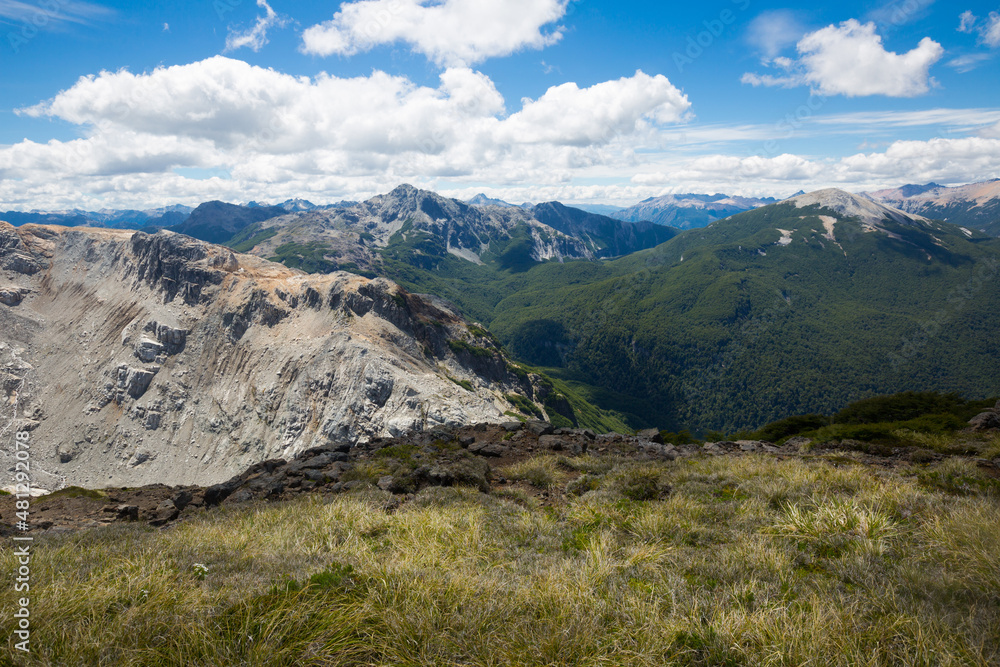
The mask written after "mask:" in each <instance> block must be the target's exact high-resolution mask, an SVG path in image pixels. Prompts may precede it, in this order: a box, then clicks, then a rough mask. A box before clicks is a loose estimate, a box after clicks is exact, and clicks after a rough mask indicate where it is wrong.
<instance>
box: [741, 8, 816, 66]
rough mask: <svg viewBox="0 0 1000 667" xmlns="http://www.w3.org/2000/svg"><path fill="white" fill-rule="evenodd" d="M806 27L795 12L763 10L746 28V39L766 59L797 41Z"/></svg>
mask: <svg viewBox="0 0 1000 667" xmlns="http://www.w3.org/2000/svg"><path fill="white" fill-rule="evenodd" d="M805 33H806V29H805V27H804V26H803V24H802V22H801V21H799V19H798V16H796V14H795V12H792V11H788V10H776V11H769V12H764V13H763V14H761V15H760V16H758V17H757V18H755V19H754V20H753V21H751V22H750V27H749V28H748V29H747V41H748V42H749V43H750V45H751V46H753V47H755V48H756V49H757V50H758V51H759V52H760V53H761V54H762V55H763V56H764V57H765V58H767V59H768V60H770V59H772V58H774V57H776V56H777V55H778V54H779V53H781V52H782V51H784V50H785V49H786V48H787V47H789V46H792V45H793V44H795V43H796V42H798V41H799V40H800V39H801V38H802V35H804V34H805Z"/></svg>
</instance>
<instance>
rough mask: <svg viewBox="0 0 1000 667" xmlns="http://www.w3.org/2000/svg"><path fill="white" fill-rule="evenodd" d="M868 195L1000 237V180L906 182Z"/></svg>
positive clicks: (906, 209)
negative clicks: (948, 184)
mask: <svg viewBox="0 0 1000 667" xmlns="http://www.w3.org/2000/svg"><path fill="white" fill-rule="evenodd" d="M865 196H867V197H869V198H871V199H872V200H874V201H878V202H882V203H883V204H888V205H890V206H894V207H896V208H898V209H900V210H902V211H906V212H908V213H916V214H919V215H922V216H924V217H927V218H934V219H936V220H945V221H947V222H951V223H953V224H956V225H963V226H965V227H970V228H972V229H977V230H980V231H982V232H985V233H987V234H989V235H990V236H1000V179H994V180H992V181H984V182H981V183H970V184H968V185H960V186H957V187H945V186H943V185H938V184H937V183H928V184H926V185H904V186H903V187H901V188H895V189H888V190H876V191H875V192H868V193H865Z"/></svg>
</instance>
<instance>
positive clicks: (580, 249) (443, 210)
mask: <svg viewBox="0 0 1000 667" xmlns="http://www.w3.org/2000/svg"><path fill="white" fill-rule="evenodd" d="M477 201H484V200H483V199H482V198H480V199H478V200H477ZM675 234H676V231H675V230H670V229H668V228H665V227H662V226H658V225H653V224H651V223H648V222H642V223H630V222H624V221H620V220H615V219H612V218H609V217H606V216H601V215H595V214H592V213H587V212H585V211H581V210H578V209H573V208H569V207H566V206H563V205H562V204H559V203H557V202H549V203H546V204H539V205H538V206H533V207H530V208H523V207H520V206H510V205H506V206H502V205H499V204H495V203H490V204H486V205H484V204H479V205H476V204H469V203H466V202H462V201H459V200H457V199H449V198H447V197H443V196H441V195H439V194H437V193H434V192H431V191H428V190H420V189H417V188H415V187H413V186H411V185H401V186H399V187H397V188H395V189H394V190H393V191H392V192H389V193H387V194H383V195H378V196H376V197H373V198H371V199H369V200H367V201H365V202H361V203H359V204H356V205H353V206H347V207H343V208H336V209H322V210H321V209H315V210H312V211H306V212H303V213H293V214H288V215H282V216H278V217H274V218H270V219H267V220H262V221H259V222H256V223H255V224H252V225H250V226H248V227H246V229H244V230H243V231H241V232H240V233H239V234H238V235H236V236H235V237H233V238H231V239H230V240H229V243H230V245H232V246H233V247H234V248H236V249H238V250H240V251H241V252H249V253H252V254H256V255H258V256H261V257H267V258H271V259H275V260H276V261H282V262H284V263H286V264H287V265H289V266H295V267H297V268H304V269H306V270H312V271H322V270H332V268H334V267H344V266H347V267H348V268H349V269H351V268H353V269H361V270H362V272H363V273H364V272H378V271H380V269H379V267H380V266H381V265H382V264H383V263H384V262H385V261H390V260H391V261H403V262H406V263H411V264H413V265H415V266H419V267H422V268H434V267H436V266H438V265H439V264H441V262H442V261H444V260H445V258H446V257H448V256H453V257H456V258H459V259H461V260H463V261H467V262H471V263H473V264H483V263H484V262H494V263H496V264H497V265H498V266H500V267H502V268H505V269H520V268H524V267H527V266H530V265H531V264H533V263H537V262H544V261H547V260H553V259H555V260H559V261H562V260H566V259H598V258H605V257H615V256H620V255H625V254H629V253H631V252H635V251H636V250H641V249H643V248H651V247H653V246H655V245H657V244H659V243H662V242H664V241H666V240H668V239H670V238H672V237H673V236H674V235H675Z"/></svg>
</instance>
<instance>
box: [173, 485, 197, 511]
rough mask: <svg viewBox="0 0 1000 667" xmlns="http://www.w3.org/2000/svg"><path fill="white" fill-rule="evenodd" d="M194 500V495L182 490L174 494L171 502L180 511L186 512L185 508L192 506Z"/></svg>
mask: <svg viewBox="0 0 1000 667" xmlns="http://www.w3.org/2000/svg"><path fill="white" fill-rule="evenodd" d="M192 500H194V494H192V493H191V492H190V491H188V490H186V489H182V490H180V491H178V492H177V493H175V494H174V497H173V498H171V499H170V501H171V502H172V503H173V504H174V506H175V507H177V509H178V510H180V511H182V512H183V511H184V508H185V507H187V506H188V505H190V504H191V501H192Z"/></svg>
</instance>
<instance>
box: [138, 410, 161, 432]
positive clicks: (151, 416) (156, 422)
mask: <svg viewBox="0 0 1000 667" xmlns="http://www.w3.org/2000/svg"><path fill="white" fill-rule="evenodd" d="M162 420H163V414H162V413H159V412H154V411H152V410H151V411H149V412H147V413H146V421H145V422H144V423H143V426H145V428H146V430H147V431H155V430H156V429H158V428H160V423H161V421H162Z"/></svg>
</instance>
